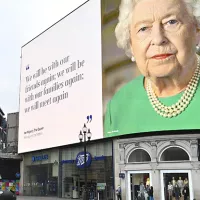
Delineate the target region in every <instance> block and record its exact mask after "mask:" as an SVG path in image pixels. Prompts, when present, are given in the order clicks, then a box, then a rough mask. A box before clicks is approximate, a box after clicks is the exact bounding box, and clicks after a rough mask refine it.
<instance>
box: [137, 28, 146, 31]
mask: <svg viewBox="0 0 200 200" xmlns="http://www.w3.org/2000/svg"><path fill="white" fill-rule="evenodd" d="M146 30H147V27H142V28H141V29H140V30H139V31H138V32H144V31H146Z"/></svg>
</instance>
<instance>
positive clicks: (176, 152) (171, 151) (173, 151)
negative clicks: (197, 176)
mask: <svg viewBox="0 0 200 200" xmlns="http://www.w3.org/2000/svg"><path fill="white" fill-rule="evenodd" d="M179 160H182V161H183V160H190V158H189V156H188V154H187V152H186V151H185V150H183V149H181V148H179V147H170V148H168V149H166V150H165V151H164V152H163V153H162V155H161V157H160V161H179Z"/></svg>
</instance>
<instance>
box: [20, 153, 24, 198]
mask: <svg viewBox="0 0 200 200" xmlns="http://www.w3.org/2000/svg"><path fill="white" fill-rule="evenodd" d="M23 194H24V156H23V160H22V161H21V162H20V182H19V195H23Z"/></svg>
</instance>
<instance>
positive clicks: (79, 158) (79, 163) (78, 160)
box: [76, 152, 92, 168]
mask: <svg viewBox="0 0 200 200" xmlns="http://www.w3.org/2000/svg"><path fill="white" fill-rule="evenodd" d="M84 158H85V156H84V152H80V153H78V155H77V156H76V166H77V167H78V168H84V166H85V159H84ZM91 163H92V156H91V154H90V153H89V152H86V167H89V166H90V165H91Z"/></svg>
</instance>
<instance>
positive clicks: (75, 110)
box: [18, 0, 103, 153]
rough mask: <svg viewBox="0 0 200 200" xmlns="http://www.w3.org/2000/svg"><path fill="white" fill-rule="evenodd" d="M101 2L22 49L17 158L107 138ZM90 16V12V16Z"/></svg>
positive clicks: (89, 4)
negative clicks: (82, 138) (86, 136)
mask: <svg viewBox="0 0 200 200" xmlns="http://www.w3.org/2000/svg"><path fill="white" fill-rule="evenodd" d="M100 8H101V7H100V1H96V0H92V1H87V2H86V3H85V4H83V5H81V6H80V7H79V8H77V9H76V10H75V11H74V12H73V13H71V14H69V15H68V16H66V17H65V18H64V19H62V20H60V21H59V22H58V23H56V24H55V25H53V26H52V27H50V28H49V29H48V30H46V31H45V32H43V33H42V34H41V35H39V36H38V37H36V38H35V39H33V40H32V41H30V42H29V43H27V44H26V45H24V46H23V47H22V55H21V56H22V58H21V62H22V63H21V89H20V117H19V150H18V151H19V153H22V152H28V151H33V150H38V149H45V148H49V147H55V146H60V145H65V144H72V143H77V142H79V139H78V135H79V132H80V130H82V127H83V124H84V123H87V118H88V117H87V116H89V121H92V122H91V123H90V126H89V128H91V132H92V133H93V134H92V138H93V139H98V138H102V137H103V127H102V75H101V74H102V55H101V54H102V51H101V9H100ZM88 10H89V12H88Z"/></svg>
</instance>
